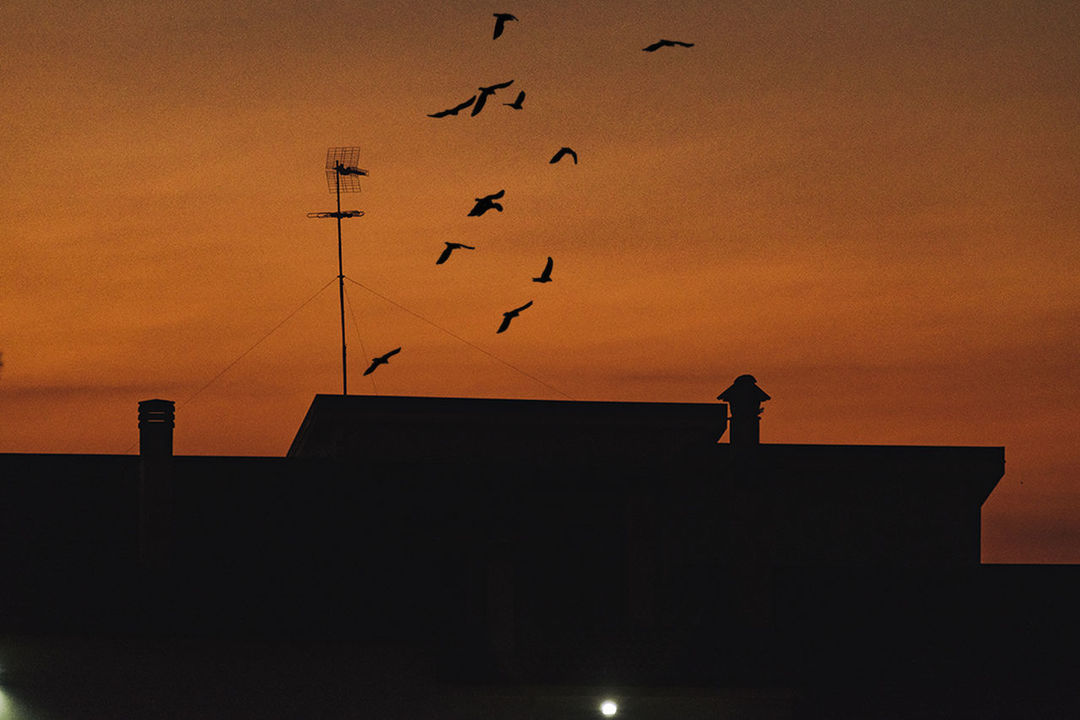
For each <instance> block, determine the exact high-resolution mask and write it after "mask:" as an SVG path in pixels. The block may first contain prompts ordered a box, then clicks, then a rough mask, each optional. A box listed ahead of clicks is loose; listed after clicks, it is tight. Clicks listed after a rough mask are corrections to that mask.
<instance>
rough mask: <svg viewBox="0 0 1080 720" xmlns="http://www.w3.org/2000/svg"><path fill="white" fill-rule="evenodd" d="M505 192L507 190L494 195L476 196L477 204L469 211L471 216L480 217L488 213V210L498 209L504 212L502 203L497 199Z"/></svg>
mask: <svg viewBox="0 0 1080 720" xmlns="http://www.w3.org/2000/svg"><path fill="white" fill-rule="evenodd" d="M505 193H506V190H500V191H499V192H497V193H495V194H494V195H485V196H484V197H478V198H476V205H474V206H473V209H472V210H470V211H469V217H479V216H480V215H483V214H484V213H486V212H487V211H488V210H497V211H499V212H502V209H503V207H502V205H500V204H499V203H497V202H495V201H496V200H498V199H499V198H501V197H502V196H503V195H504V194H505Z"/></svg>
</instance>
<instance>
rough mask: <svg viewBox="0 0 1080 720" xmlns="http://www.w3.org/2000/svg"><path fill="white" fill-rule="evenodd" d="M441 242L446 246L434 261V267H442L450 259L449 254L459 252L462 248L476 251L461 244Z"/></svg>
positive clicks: (469, 246)
mask: <svg viewBox="0 0 1080 720" xmlns="http://www.w3.org/2000/svg"><path fill="white" fill-rule="evenodd" d="M443 242H444V244H445V245H446V249H445V250H443V251H442V255H440V256H439V259H438V260H436V261H435V264H436V265H442V264H443V263H444V262H446V261H447V260H449V259H450V253H452V252H454V251H455V250H461V249H462V248H464V249H465V250H475V249H476V248H475V247H473V246H472V245H463V244H461V243H455V242H446V241H443Z"/></svg>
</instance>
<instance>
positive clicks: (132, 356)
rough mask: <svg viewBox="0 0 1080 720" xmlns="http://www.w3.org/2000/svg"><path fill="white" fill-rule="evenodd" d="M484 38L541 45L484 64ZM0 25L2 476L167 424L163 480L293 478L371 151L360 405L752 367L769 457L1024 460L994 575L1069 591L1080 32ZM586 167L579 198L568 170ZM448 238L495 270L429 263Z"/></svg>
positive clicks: (151, 21)
mask: <svg viewBox="0 0 1080 720" xmlns="http://www.w3.org/2000/svg"><path fill="white" fill-rule="evenodd" d="M496 11H500V12H511V13H513V14H515V15H516V16H517V17H518V18H519V20H518V22H510V23H508V24H507V27H506V31H505V33H504V34H503V36H502V37H500V38H499V39H498V40H492V37H491V36H492V28H493V25H494V18H493V17H492V13H493V12H496ZM0 23H2V26H3V27H4V33H3V40H2V41H0V89H2V97H3V98H4V103H3V105H4V111H3V121H2V124H0V152H2V160H0V233H2V235H0V253H2V265H0V352H2V353H3V357H2V359H3V368H2V370H0V451H4V452H93V453H120V452H132V451H134V449H135V442H136V439H137V429H136V403H137V402H138V401H139V400H143V399H147V398H152V397H162V398H168V399H172V400H176V401H177V403H178V406H177V428H176V451H177V452H178V453H185V454H240V455H248V454H254V455H281V454H283V453H284V452H285V451H286V449H287V448H288V445H289V441H290V440H291V438H292V436H293V434H294V433H295V432H296V429H297V427H298V426H299V424H300V421H301V419H302V418H303V415H304V412H305V411H306V409H307V406H308V404H309V403H310V402H311V398H312V396H313V395H314V394H315V393H333V392H340V390H341V374H340V373H341V370H340V348H339V344H338V343H339V342H340V338H339V332H340V330H339V325H338V322H339V321H338V297H337V288H336V284H334V282H333V281H334V278H335V276H336V274H337V247H336V235H335V229H334V223H333V221H332V220H317V219H309V218H307V217H306V214H307V213H309V212H313V211H325V210H332V209H333V206H334V197H333V195H332V194H330V193H328V191H327V183H326V179H325V177H324V173H323V165H324V161H325V156H326V150H327V148H328V147H332V146H351V145H356V146H360V147H361V149H362V155H361V165H362V167H365V168H366V169H368V171H369V172H370V177H368V178H366V179H365V180H364V182H363V192H362V193H360V194H356V195H345V196H343V198H342V206H343V208H345V209H361V210H363V211H364V212H365V213H366V216H365V217H363V218H362V219H354V220H348V221H346V222H345V223H344V262H345V273H346V275H348V276H349V277H351V278H353V279H355V280H356V281H358V282H360V283H362V284H363V285H365V286H367V287H368V288H370V289H372V290H374V291H375V292H377V293H379V294H380V295H382V296H384V297H385V298H389V299H390V300H392V301H393V302H394V303H397V305H394V304H391V303H390V302H387V301H386V300H384V299H383V298H381V297H379V296H377V295H374V294H372V293H370V292H368V291H366V290H365V289H363V288H362V287H360V286H358V285H355V284H351V283H350V284H349V285H348V286H347V288H346V290H347V292H348V296H349V302H350V305H351V308H352V310H351V311H348V314H349V328H348V340H349V357H350V377H349V381H350V382H349V385H350V387H349V389H350V391H351V392H357V393H372V392H378V393H379V394H394V395H439V396H479V397H523V398H548V399H560V398H564V397H571V398H574V399H579V400H585V399H590V400H632V401H683V402H714V401H715V397H716V395H717V394H718V393H719V392H720V391H722V390H723V389H724V388H726V387H727V386H728V384H730V382H731V380H732V379H733V378H734V377H735V376H737V375H739V374H742V373H747V372H749V373H753V374H754V375H755V376H756V377H757V379H758V381H759V383H760V385H761V386H762V387H763V388H764V389H765V390H766V391H767V392H768V393H769V394H771V395H772V397H773V400H772V401H770V402H769V403H768V404H767V405H766V410H765V415H764V417H763V425H762V439H763V440H764V441H765V442H805V443H869V444H877V443H881V444H893V443H895V444H937V445H1003V446H1005V448H1006V461H1007V468H1006V474H1005V477H1004V479H1003V480H1002V481H1001V483H1000V484H999V486H998V488H997V490H996V491H995V492H994V494H993V496H992V497H991V499H990V500H989V501H988V502H987V504H986V505H985V506H984V512H983V518H984V526H983V546H984V560H987V561H991V562H1042V561H1045V562H1061V561H1067V562H1080V485H1078V483H1077V481H1078V479H1080V442H1078V438H1077V429H1078V428H1080V375H1078V372H1077V366H1078V362H1077V358H1078V357H1080V203H1078V202H1077V198H1080V43H1078V41H1077V38H1080V4H1078V3H1076V2H1073V1H1071V0H1070V1H1066V2H1051V1H1049V0H1047V1H1044V2H1038V3H1036V2H1004V1H998V0H978V1H975V0H972V1H971V2H930V1H926V2H906V1H903V0H900V1H898V0H888V1H881V2H875V1H872V0H861V1H856V0H851V1H845V0H805V1H803V2H795V1H784V2H781V1H771V0H731V1H728V2H706V1H704V0H702V1H700V2H679V1H678V0H674V1H672V0H665V1H664V2H659V1H657V2H640V1H638V2H635V1H628V0H619V1H615V0H612V1H610V2H563V1H561V0H548V1H547V2H534V1H522V0H515V2H513V3H512V4H507V5H495V6H493V5H491V4H490V3H477V2H465V1H459V0H444V1H443V2H438V3H430V2H398V1H393V2H391V1H383V0H350V1H348V2H319V1H318V0H304V1H303V2H301V1H299V0H297V1H295V2H294V1H286V0H277V1H267V2H248V1H245V0H233V1H231V2H200V1H199V0H194V1H191V0H189V1H188V2H184V3H179V2H175V3H173V2H169V3H166V2H155V1H153V0H150V1H147V0H131V1H128V2H109V1H102V2H83V1H80V2H41V1H40V0H34V1H30V0H14V1H13V2H5V3H4V4H3V5H2V7H0ZM659 38H670V39H674V40H683V41H686V42H692V43H694V47H692V48H664V49H661V50H659V51H658V52H655V53H646V52H642V50H641V49H642V48H643V47H645V46H646V45H648V44H650V43H651V42H653V41H655V40H657V39H659ZM511 79H513V80H514V84H513V85H512V86H511V87H509V88H507V89H505V90H499V91H498V92H497V94H496V95H495V96H494V97H492V98H491V99H490V100H489V101H488V104H487V106H486V107H485V108H484V110H483V111H482V112H481V113H480V114H478V115H477V116H475V117H470V116H469V115H468V111H465V112H463V113H462V114H461V115H459V116H457V117H446V118H441V119H432V118H429V117H427V116H426V115H427V114H429V113H433V112H435V111H437V110H442V109H444V108H448V107H451V106H453V105H456V104H458V103H460V102H462V101H464V100H466V99H467V98H468V97H469V96H470V95H472V94H473V93H475V92H476V88H477V87H478V86H480V85H491V84H494V83H499V82H504V81H506V80H511ZM519 90H524V91H525V92H526V94H527V97H526V99H525V103H524V109H523V110H520V111H517V110H513V109H511V108H508V107H505V106H503V105H502V103H503V102H510V101H512V100H513V99H514V97H515V96H516V95H517V91H519ZM564 145H567V146H570V147H573V148H574V149H575V150H576V151H577V153H578V155H579V158H580V162H579V164H578V165H576V166H575V165H573V164H572V163H571V162H570V161H569V160H563V161H562V162H561V163H559V164H556V165H551V164H549V163H548V159H549V158H550V157H551V156H552V154H553V153H554V152H555V151H556V150H558V149H559V148H560V147H561V146H564ZM500 189H505V190H506V195H505V197H504V198H503V200H502V202H503V205H504V207H505V210H504V212H502V213H495V212H489V213H487V214H486V215H484V216H482V217H478V218H477V217H467V216H466V213H467V212H468V211H469V209H470V208H471V207H472V204H473V198H475V197H478V196H480V195H486V194H489V193H493V192H495V191H497V190H500ZM444 241H455V242H463V243H466V244H468V245H475V246H476V247H477V249H476V250H475V251H471V252H470V251H464V250H463V251H460V252H458V253H455V254H454V256H453V257H452V258H451V259H450V261H449V262H447V263H446V264H444V265H441V266H436V265H435V259H436V258H437V257H438V255H439V253H440V251H441V250H442V249H443V242H444ZM549 255H550V256H552V257H553V258H554V262H555V266H554V273H553V278H554V282H552V283H549V284H546V285H540V284H537V283H532V282H531V281H530V278H531V277H533V276H536V275H538V274H539V272H540V270H541V269H542V268H543V265H544V261H545V259H546V258H547V257H548V256H549ZM328 283H330V285H329V287H326V288H325V290H323V291H322V292H321V293H319V294H318V295H317V296H316V297H315V299H314V300H313V301H312V302H311V303H309V304H308V305H306V306H304V307H303V309H301V310H300V311H299V312H297V313H296V314H295V315H294V316H293V317H292V318H291V319H289V321H288V322H286V323H285V324H284V325H282V326H281V327H280V329H278V330H277V331H276V332H274V333H273V334H271V335H270V336H269V338H267V339H266V340H265V341H264V342H262V343H260V344H258V345H257V347H255V349H254V350H252V351H251V352H250V353H249V354H247V355H245V356H244V357H243V358H242V359H241V360H240V361H239V362H237V363H236V364H235V365H234V366H232V367H231V368H229V370H228V371H227V372H226V373H225V374H224V375H222V376H221V377H220V378H219V379H217V380H216V381H215V382H213V383H211V384H210V385H209V386H208V387H205V389H203V388H204V386H206V385H207V383H208V382H210V381H211V380H212V379H213V378H214V377H215V376H216V375H217V374H218V373H220V372H221V371H222V370H223V369H225V368H226V367H227V366H229V364H230V363H232V362H233V361H235V360H236V359H237V358H238V357H239V356H241V354H242V353H244V352H245V351H246V350H248V349H249V348H251V347H252V346H253V345H255V343H256V342H257V341H259V339H260V338H262V337H263V336H264V335H266V333H267V332H268V331H270V330H271V329H272V328H274V327H275V326H276V325H277V324H278V323H280V322H281V321H282V320H283V319H285V318H286V316H288V315H289V313H291V312H292V311H294V310H296V308H297V307H299V306H300V305H301V304H302V303H303V302H304V301H305V300H307V299H308V298H310V297H312V296H313V295H316V293H317V292H318V291H319V289H320V288H323V287H324V286H326V285H327V284H328ZM528 300H533V301H534V305H533V307H531V308H530V309H529V310H527V311H525V312H523V313H522V315H521V316H520V317H519V318H518V319H517V320H515V321H514V323H513V325H512V326H511V328H510V330H509V331H507V332H506V333H504V334H500V335H496V334H495V329H496V328H497V326H498V324H499V321H500V320H501V318H502V312H503V311H505V310H509V309H510V308H513V307H517V306H519V305H522V304H524V303H525V302H526V301H528ZM399 305H400V306H404V307H405V308H408V309H409V310H410V311H411V312H412V313H415V314H410V313H409V312H406V311H405V310H402V309H401V308H400V307H398V306H399ZM417 316H420V317H422V318H425V319H426V320H427V321H430V323H434V325H435V326H439V328H443V329H445V330H446V331H449V333H452V334H453V335H457V336H459V338H461V339H458V338H455V337H453V336H452V335H451V334H448V333H447V332H443V331H442V330H440V329H438V328H437V327H435V326H433V325H432V324H429V323H428V322H425V321H424V320H421V319H419V318H418V317H417ZM354 317H355V322H354ZM462 340H464V341H467V342H463V341H462ZM469 343H471V344H472V345H470V344H469ZM398 346H401V347H402V348H403V350H402V352H401V353H400V354H399V355H397V356H396V357H394V358H393V359H392V360H391V362H390V364H389V365H387V366H384V367H381V368H379V370H378V371H377V372H376V373H374V374H373V375H372V376H370V377H369V378H362V377H361V375H360V373H361V372H362V371H363V369H364V368H365V367H366V365H367V362H368V360H369V359H370V358H371V357H372V356H374V355H379V354H382V353H383V352H385V351H387V350H390V349H392V348H395V347H398ZM473 346H477V347H479V348H482V349H483V350H484V351H486V352H487V353H490V354H491V355H488V354H485V353H484V352H481V351H480V350H478V349H477V347H473ZM492 355H494V356H495V357H494V358H493V357H492ZM496 358H497V359H496ZM530 376H531V377H530ZM372 378H374V382H372ZM376 383H377V385H376Z"/></svg>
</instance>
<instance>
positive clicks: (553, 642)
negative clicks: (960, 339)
mask: <svg viewBox="0 0 1080 720" xmlns="http://www.w3.org/2000/svg"><path fill="white" fill-rule="evenodd" d="M770 448H771V449H772V455H769V452H770ZM950 450H951V451H954V452H949V451H950ZM966 450H968V449H948V448H946V449H936V450H931V451H927V452H920V449H917V448H916V449H911V448H903V449H878V450H877V451H876V452H875V451H873V450H872V449H861V450H860V449H845V448H832V449H821V448H820V446H761V448H759V454H758V455H757V456H756V457H754V458H749V459H748V458H747V457H746V456H745V454H743V455H739V456H736V455H733V454H732V451H731V448H730V447H728V446H712V447H710V448H708V449H707V450H706V451H703V452H700V453H688V452H687V453H684V454H683V455H682V456H681V457H680V458H679V460H678V462H677V463H673V461H672V460H671V459H670V458H668V459H666V460H665V461H664V462H663V463H650V462H647V461H644V460H642V459H641V458H640V457H636V458H634V461H633V462H631V463H622V464H618V463H614V462H613V461H612V460H611V459H610V458H607V459H603V460H600V459H594V460H592V461H590V462H577V461H575V462H567V461H566V460H565V459H563V460H560V459H558V458H556V457H550V458H547V459H546V460H543V461H536V462H534V463H532V464H529V465H522V464H520V463H515V462H510V461H506V460H505V459H504V460H499V461H489V462H481V461H478V460H475V459H474V460H472V461H470V462H458V463H445V462H425V461H422V460H419V459H418V460H415V461H413V462H406V461H399V462H394V463H378V462H373V461H371V460H348V461H338V460H332V459H308V460H301V459H296V458H291V459H284V458H212V457H177V458H174V459H173V475H174V478H175V481H176V485H175V495H174V499H175V507H174V513H173V517H174V521H175V523H174V527H173V531H172V538H173V541H172V554H171V558H170V560H169V562H168V563H167V564H164V565H161V566H159V567H156V568H150V569H146V568H140V566H139V561H138V552H137V542H138V507H137V502H138V501H137V497H138V491H137V488H138V458H134V457H128V456H42V455H4V456H0V469H2V471H3V473H2V480H0V523H2V524H0V573H2V577H3V578H4V580H5V582H4V592H3V593H0V631H3V632H24V633H26V632H29V633H43V632H44V633H57V632H61V633H71V632H77V633H95V634H126V635H133V634H134V635H143V636H147V635H150V636H161V635H178V634H179V635H186V636H197V637H204V638H214V637H241V638H243V637H256V638H309V639H310V638H315V639H318V638H322V639H331V640H333V641H349V642H357V643H361V644H364V643H378V642H385V641H394V642H406V643H412V644H415V645H417V646H421V645H422V646H425V647H435V648H442V652H443V656H444V657H445V658H446V662H445V663H444V664H443V669H444V671H445V672H447V673H449V674H450V675H454V676H465V677H473V678H482V677H488V678H495V677H517V678H523V679H530V680H531V681H537V682H539V681H544V682H574V681H584V680H589V681H603V682H616V683H618V682H621V683H629V682H637V683H650V682H651V683H658V682H662V683H673V684H684V683H688V682H727V683H734V684H750V685H753V684H761V683H766V682H768V683H783V682H801V681H807V679H809V680H813V681H815V682H816V681H822V682H823V681H825V680H828V679H830V678H836V677H848V678H860V679H861V680H862V681H866V682H879V681H881V680H882V679H883V678H891V679H896V678H921V679H922V680H926V679H927V678H934V677H950V678H966V679H968V680H971V679H973V678H976V679H977V678H1008V677H1015V676H1016V675H1017V673H1021V674H1026V675H1029V676H1039V677H1042V676H1048V675H1060V674H1062V673H1067V672H1071V671H1074V670H1076V669H1078V668H1077V665H1078V662H1077V659H1076V658H1075V657H1074V656H1073V653H1072V648H1074V647H1076V643H1077V642H1078V640H1080V637H1078V634H1077V621H1076V617H1075V608H1077V607H1080V577H1078V571H1077V568H1073V567H1060V568H1055V567H1023V566H1019V567H980V566H978V565H977V563H974V562H972V557H971V552H972V551H971V547H970V537H971V533H972V532H975V533H977V530H978V524H977V520H978V514H977V507H978V504H981V501H982V498H980V497H979V494H980V493H983V492H988V489H987V487H988V486H989V487H992V481H996V477H999V476H1000V473H999V470H997V469H995V468H999V467H1000V466H999V465H998V464H996V462H995V459H994V457H993V456H994V452H993V450H992V449H991V451H990V452H988V453H987V452H982V453H979V452H974V453H969V452H966ZM975 450H977V449H975ZM883 454H884V455H883ZM875 457H876V458H878V460H880V459H881V458H882V457H885V458H886V459H887V460H888V461H889V462H886V463H882V462H877V461H875ZM905 457H906V458H908V460H907V465H905V464H904V463H903V462H901V460H903V459H904V458H905ZM987 459H988V460H989V463H988V464H987V463H983V462H982V461H984V460H987ZM984 465H985V467H984ZM994 473H998V475H995V474H994ZM950 483H952V484H951V485H950ZM957 488H959V489H957ZM972 497H974V498H975V504H974V508H975V512H974V513H972V511H971V507H972ZM949 503H955V504H954V505H950V504H949ZM950 507H951V508H953V509H954V510H955V511H956V512H955V513H951V512H949V511H948V509H949V508H950ZM860 533H861V534H860ZM952 543H959V544H960V545H961V549H960V550H958V551H957V552H956V553H955V554H950V553H944V554H943V555H942V554H940V553H938V554H935V553H934V552H924V550H925V549H926V548H931V549H933V548H935V547H946V548H948V547H951V544H952ZM903 548H908V549H909V550H910V549H912V548H914V550H917V551H920V552H922V554H918V553H915V554H911V555H908V554H905V553H904V552H902V549H903ZM920 548H921V549H923V550H920ZM912 552H914V551H912ZM915 558H921V561H919V562H915V561H913V559H915ZM800 678H801V679H803V680H800Z"/></svg>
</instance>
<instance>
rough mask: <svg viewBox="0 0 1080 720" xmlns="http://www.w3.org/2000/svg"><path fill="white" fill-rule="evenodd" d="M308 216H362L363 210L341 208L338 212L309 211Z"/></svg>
mask: <svg viewBox="0 0 1080 720" xmlns="http://www.w3.org/2000/svg"><path fill="white" fill-rule="evenodd" d="M307 216H308V217H309V218H358V217H364V211H363V210H342V211H340V212H310V213H308V214H307Z"/></svg>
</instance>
